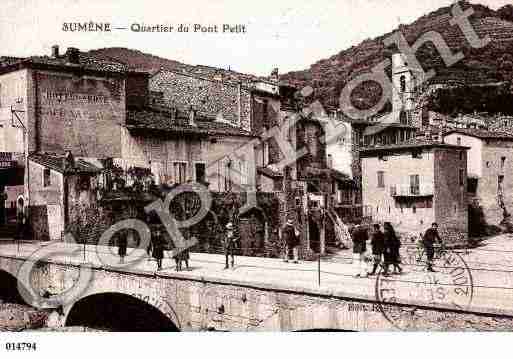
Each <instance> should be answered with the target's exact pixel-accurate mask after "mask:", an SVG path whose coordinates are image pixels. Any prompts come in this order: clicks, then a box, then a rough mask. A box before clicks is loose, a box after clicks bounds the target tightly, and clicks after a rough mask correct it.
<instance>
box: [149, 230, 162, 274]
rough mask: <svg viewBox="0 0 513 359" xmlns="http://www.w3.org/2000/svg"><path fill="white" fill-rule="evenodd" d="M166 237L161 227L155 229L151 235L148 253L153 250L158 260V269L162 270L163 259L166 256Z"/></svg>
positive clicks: (154, 256)
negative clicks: (163, 235)
mask: <svg viewBox="0 0 513 359" xmlns="http://www.w3.org/2000/svg"><path fill="white" fill-rule="evenodd" d="M164 244H165V241H164V238H163V237H162V233H161V232H160V229H157V230H155V232H154V233H153V236H152V237H151V241H150V246H149V247H148V253H150V252H151V255H152V257H153V258H155V259H156V260H157V270H158V271H159V270H162V259H163V258H164Z"/></svg>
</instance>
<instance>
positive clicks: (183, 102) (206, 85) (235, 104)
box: [150, 70, 251, 131]
mask: <svg viewBox="0 0 513 359" xmlns="http://www.w3.org/2000/svg"><path fill="white" fill-rule="evenodd" d="M150 90H151V91H155V92H162V93H163V99H162V100H163V102H164V103H165V104H166V105H167V106H170V107H179V108H189V106H191V105H192V106H194V108H195V109H196V110H197V111H198V114H200V115H201V114H208V115H213V116H218V115H221V116H222V118H224V119H225V120H226V121H228V122H230V123H232V124H233V125H235V126H239V125H240V127H242V128H243V129H245V130H247V131H250V130H251V94H250V91H249V89H248V88H247V87H245V86H243V85H239V84H237V83H233V82H223V81H217V80H211V79H204V78H201V77H199V76H194V75H190V74H186V73H179V72H171V71H164V70H163V71H160V72H158V73H157V74H155V75H154V76H153V77H152V78H151V79H150Z"/></svg>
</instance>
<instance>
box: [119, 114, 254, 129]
mask: <svg viewBox="0 0 513 359" xmlns="http://www.w3.org/2000/svg"><path fill="white" fill-rule="evenodd" d="M172 111H173V109H155V108H150V107H148V108H145V109H129V110H128V111H127V125H126V127H127V128H128V129H129V130H137V129H140V130H158V131H164V132H174V133H179V134H200V135H233V136H253V135H252V134H251V133H250V132H248V131H244V130H243V129H241V128H239V127H236V126H232V125H231V124H228V123H224V122H219V121H216V120H215V118H206V117H204V116H201V115H199V116H196V118H195V123H196V126H192V125H190V124H189V123H188V114H186V113H184V112H183V111H180V110H179V111H178V113H177V115H176V118H173V114H172Z"/></svg>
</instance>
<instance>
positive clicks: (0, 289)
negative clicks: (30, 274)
mask: <svg viewBox="0 0 513 359" xmlns="http://www.w3.org/2000/svg"><path fill="white" fill-rule="evenodd" d="M20 290H21V291H24V292H25V293H28V291H27V289H25V286H24V285H23V284H20V283H18V279H17V278H16V276H14V275H13V274H12V273H10V272H8V271H6V270H3V269H0V300H2V301H5V302H8V303H16V304H26V302H25V300H24V299H23V296H22V294H23V293H20Z"/></svg>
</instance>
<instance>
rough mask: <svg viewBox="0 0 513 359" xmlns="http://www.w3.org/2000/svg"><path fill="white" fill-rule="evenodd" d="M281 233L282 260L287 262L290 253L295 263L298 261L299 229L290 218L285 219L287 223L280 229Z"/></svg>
mask: <svg viewBox="0 0 513 359" xmlns="http://www.w3.org/2000/svg"><path fill="white" fill-rule="evenodd" d="M281 235H282V240H283V242H284V243H285V250H284V253H283V261H284V262H288V261H289V258H290V254H292V258H293V260H294V263H296V264H297V263H298V262H299V243H300V240H299V231H298V230H297V228H296V227H295V226H294V221H293V220H292V219H291V218H289V219H288V220H287V223H286V224H285V226H284V227H283V229H282V231H281Z"/></svg>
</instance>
